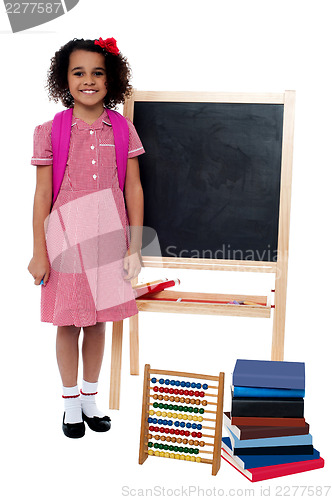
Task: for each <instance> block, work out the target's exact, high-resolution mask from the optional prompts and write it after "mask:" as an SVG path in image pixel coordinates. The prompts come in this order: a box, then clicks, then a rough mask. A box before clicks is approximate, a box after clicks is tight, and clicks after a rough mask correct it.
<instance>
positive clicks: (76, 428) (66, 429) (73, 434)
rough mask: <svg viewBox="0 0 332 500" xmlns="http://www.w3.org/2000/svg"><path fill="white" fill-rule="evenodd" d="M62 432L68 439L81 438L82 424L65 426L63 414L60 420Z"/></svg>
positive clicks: (83, 430)
mask: <svg viewBox="0 0 332 500" xmlns="http://www.w3.org/2000/svg"><path fill="white" fill-rule="evenodd" d="M62 430H63V433H64V435H65V436H67V437H69V438H74V439H77V438H81V437H83V436H84V434H85V425H84V422H78V423H77V424H68V423H67V424H65V413H64V414H63V420H62Z"/></svg>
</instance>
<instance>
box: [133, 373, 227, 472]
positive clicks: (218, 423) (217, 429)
mask: <svg viewBox="0 0 332 500" xmlns="http://www.w3.org/2000/svg"><path fill="white" fill-rule="evenodd" d="M151 374H153V375H163V376H166V377H187V378H191V379H199V380H207V381H212V382H216V383H217V395H216V397H217V402H216V404H215V403H214V404H215V406H216V411H215V414H216V419H215V426H214V436H213V456H212V460H210V459H206V458H202V459H201V462H202V463H206V464H210V465H212V475H213V476H215V475H216V474H217V473H218V471H219V469H220V462H221V437H222V420H223V404H224V377H225V374H224V373H223V372H220V373H219V376H213V375H201V374H197V373H188V372H176V371H166V370H155V369H152V368H151V367H150V365H145V368H144V382H143V397H142V417H141V435H140V446H139V457H138V463H139V464H140V465H142V464H143V463H144V462H145V460H146V459H147V458H148V456H149V455H148V446H147V441H148V432H149V424H148V420H147V418H148V416H149V409H150V389H151V386H150V381H151ZM208 420H211V419H208ZM208 428H209V429H211V428H210V427H208ZM203 429H204V427H203ZM205 432H206V431H205ZM207 437H210V436H207ZM211 437H212V436H211ZM211 437H210V438H211ZM211 446H212V445H211ZM208 453H210V452H208Z"/></svg>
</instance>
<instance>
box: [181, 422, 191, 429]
mask: <svg viewBox="0 0 332 500" xmlns="http://www.w3.org/2000/svg"><path fill="white" fill-rule="evenodd" d="M183 423H184V422H183ZM186 427H187V429H190V427H191V424H190V423H189V422H187V423H186Z"/></svg>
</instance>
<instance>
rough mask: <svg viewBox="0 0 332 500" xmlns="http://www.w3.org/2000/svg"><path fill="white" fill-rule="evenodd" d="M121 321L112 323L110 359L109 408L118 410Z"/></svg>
mask: <svg viewBox="0 0 332 500" xmlns="http://www.w3.org/2000/svg"><path fill="white" fill-rule="evenodd" d="M122 335H123V321H114V323H113V331H112V357H111V380H110V399H109V407H110V409H111V410H118V409H119V408H120V384H121V358H122Z"/></svg>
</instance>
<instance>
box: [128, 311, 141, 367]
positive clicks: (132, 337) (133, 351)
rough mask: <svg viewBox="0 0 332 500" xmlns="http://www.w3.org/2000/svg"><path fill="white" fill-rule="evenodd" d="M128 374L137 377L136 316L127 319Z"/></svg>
mask: <svg viewBox="0 0 332 500" xmlns="http://www.w3.org/2000/svg"><path fill="white" fill-rule="evenodd" d="M129 341H130V374H131V375H139V337H138V314H136V315H135V316H131V317H130V318H129Z"/></svg>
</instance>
